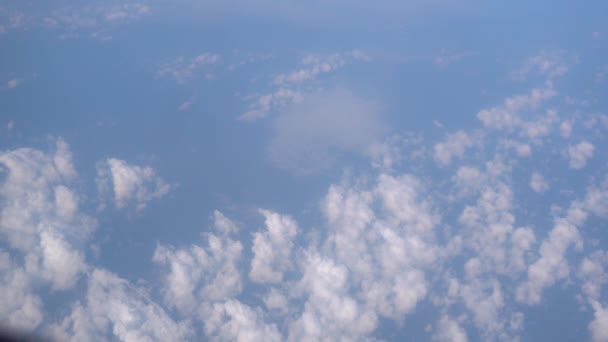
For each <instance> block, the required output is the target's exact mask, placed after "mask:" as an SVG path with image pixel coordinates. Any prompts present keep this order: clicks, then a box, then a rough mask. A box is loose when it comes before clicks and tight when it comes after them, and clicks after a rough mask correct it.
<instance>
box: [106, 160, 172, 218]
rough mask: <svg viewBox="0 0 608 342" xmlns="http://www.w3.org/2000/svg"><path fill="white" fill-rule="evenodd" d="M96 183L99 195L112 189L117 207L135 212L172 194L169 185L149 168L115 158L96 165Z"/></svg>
mask: <svg viewBox="0 0 608 342" xmlns="http://www.w3.org/2000/svg"><path fill="white" fill-rule="evenodd" d="M97 184H98V188H99V191H100V193H101V195H104V194H105V193H107V192H108V191H109V190H110V189H109V188H111V191H113V193H114V204H115V205H116V207H117V208H119V209H123V208H126V207H129V206H134V207H135V209H136V210H137V211H141V210H143V209H144V208H145V207H146V206H147V205H148V203H149V202H151V201H153V200H158V199H160V198H162V197H164V196H165V195H167V194H168V193H169V191H171V186H170V185H169V184H167V183H165V181H163V180H162V179H161V178H160V177H159V176H157V175H156V172H155V171H154V169H152V168H151V167H149V166H137V165H130V164H128V163H127V162H126V161H124V160H121V159H116V158H109V159H107V160H106V161H104V162H100V163H98V165H97Z"/></svg>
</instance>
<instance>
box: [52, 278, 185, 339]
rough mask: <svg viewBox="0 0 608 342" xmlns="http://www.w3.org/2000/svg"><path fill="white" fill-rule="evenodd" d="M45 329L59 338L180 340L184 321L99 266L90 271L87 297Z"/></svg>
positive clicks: (183, 329) (182, 334) (138, 289)
mask: <svg viewBox="0 0 608 342" xmlns="http://www.w3.org/2000/svg"><path fill="white" fill-rule="evenodd" d="M47 331H48V332H49V333H50V335H51V336H53V337H54V338H56V339H57V340H60V341H105V340H121V341H183V340H185V339H189V338H191V335H192V331H191V330H190V327H189V325H188V324H187V323H183V322H176V321H174V320H173V319H171V317H170V316H169V315H168V314H167V313H166V312H165V311H164V310H163V309H162V308H161V307H160V306H159V305H158V304H156V303H154V301H152V300H151V299H150V298H149V297H148V296H147V295H146V293H145V292H144V291H143V289H141V288H137V287H136V286H133V285H132V284H130V283H129V282H128V281H126V280H124V279H121V278H119V277H118V276H116V275H115V274H113V273H111V272H108V271H106V270H102V269H95V270H93V271H92V273H91V275H90V276H89V279H88V287H87V292H86V300H85V301H84V303H83V302H78V303H76V304H74V305H73V306H72V310H71V312H70V313H69V314H68V315H67V316H66V317H65V318H64V319H63V320H62V321H61V322H58V323H54V324H51V325H50V326H49V327H48V329H47Z"/></svg>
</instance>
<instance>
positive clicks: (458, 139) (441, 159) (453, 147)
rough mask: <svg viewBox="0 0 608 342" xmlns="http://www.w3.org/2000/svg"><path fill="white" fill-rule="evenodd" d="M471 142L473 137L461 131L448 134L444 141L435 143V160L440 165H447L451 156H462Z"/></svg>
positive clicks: (450, 160) (471, 144)
mask: <svg viewBox="0 0 608 342" xmlns="http://www.w3.org/2000/svg"><path fill="white" fill-rule="evenodd" d="M473 143H474V140H473V138H472V137H470V136H469V135H468V134H466V133H465V132H463V131H458V132H456V133H454V134H450V135H449V136H448V137H447V138H446V140H445V141H444V142H441V143H438V144H436V145H435V147H434V151H435V161H437V163H439V164H440V165H449V164H450V163H451V162H452V159H453V158H460V157H462V156H463V155H464V152H465V151H466V149H467V148H469V147H471V146H473Z"/></svg>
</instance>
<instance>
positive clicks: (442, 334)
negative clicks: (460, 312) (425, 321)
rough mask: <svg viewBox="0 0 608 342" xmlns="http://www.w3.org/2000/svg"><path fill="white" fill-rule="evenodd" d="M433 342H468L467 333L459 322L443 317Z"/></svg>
mask: <svg viewBox="0 0 608 342" xmlns="http://www.w3.org/2000/svg"><path fill="white" fill-rule="evenodd" d="M433 341H440V342H467V341H468V338H467V333H466V331H465V330H464V329H463V328H462V326H461V325H460V323H459V322H458V321H457V320H454V319H452V318H450V317H449V316H447V315H443V316H441V318H440V319H439V322H438V323H437V328H436V329H435V333H434V334H433Z"/></svg>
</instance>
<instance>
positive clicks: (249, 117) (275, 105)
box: [238, 88, 303, 121]
mask: <svg viewBox="0 0 608 342" xmlns="http://www.w3.org/2000/svg"><path fill="white" fill-rule="evenodd" d="M302 100H303V95H302V93H300V92H298V91H292V90H288V89H285V88H279V89H278V90H276V91H275V92H274V93H270V94H265V95H262V96H260V97H259V98H258V99H257V104H256V105H255V106H254V109H251V110H249V111H247V112H245V113H243V114H242V115H241V116H239V118H238V120H239V121H255V120H258V119H261V118H264V117H266V115H268V113H269V112H270V111H271V110H272V109H281V108H284V107H285V106H288V105H290V104H299V103H301V102H302Z"/></svg>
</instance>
